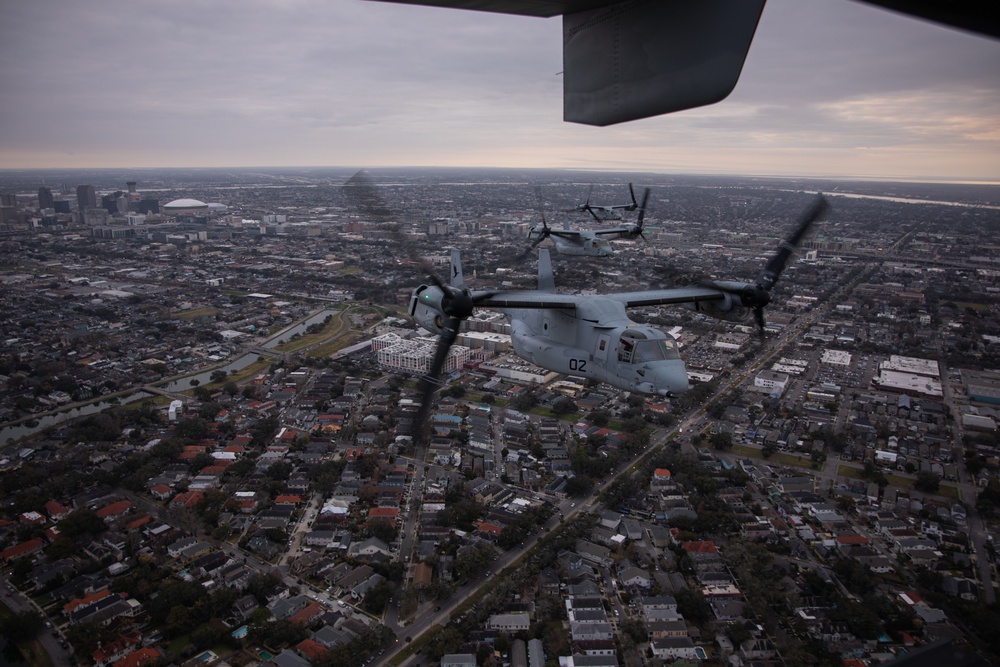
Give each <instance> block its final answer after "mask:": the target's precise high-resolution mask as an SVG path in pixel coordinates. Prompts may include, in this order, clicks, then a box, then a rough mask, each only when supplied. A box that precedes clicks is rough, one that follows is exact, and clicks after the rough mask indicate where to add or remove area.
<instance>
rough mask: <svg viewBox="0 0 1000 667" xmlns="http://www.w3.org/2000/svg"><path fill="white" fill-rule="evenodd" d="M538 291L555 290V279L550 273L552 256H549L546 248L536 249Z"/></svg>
mask: <svg viewBox="0 0 1000 667" xmlns="http://www.w3.org/2000/svg"><path fill="white" fill-rule="evenodd" d="M538 291H539V292H555V291H556V279H555V277H553V275H552V258H551V257H549V251H548V248H542V249H541V250H539V251H538Z"/></svg>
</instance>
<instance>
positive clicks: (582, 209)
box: [567, 183, 648, 222]
mask: <svg viewBox="0 0 1000 667" xmlns="http://www.w3.org/2000/svg"><path fill="white" fill-rule="evenodd" d="M593 190H594V186H590V187H589V188H588V189H587V201H585V202H584V203H582V204H577V205H576V208H573V209H570V210H569V211H567V212H568V213H569V212H572V213H589V214H591V215H592V216H594V220H597V221H598V222H607V221H608V220H621V219H622V212H623V211H634V210H635V209H637V208H639V203H638V202H637V201H636V200H635V191H634V190H633V189H632V184H631V183H629V184H628V193H629V195H630V196H631V197H632V203H631V204H591V203H590V195H591V193H592V192H593ZM647 191H648V188H647ZM644 203H645V202H644ZM643 208H645V206H643Z"/></svg>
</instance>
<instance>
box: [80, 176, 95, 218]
mask: <svg viewBox="0 0 1000 667" xmlns="http://www.w3.org/2000/svg"><path fill="white" fill-rule="evenodd" d="M76 205H77V208H78V209H79V211H80V222H81V223H83V224H86V223H87V211H89V210H91V209H94V208H97V192H96V191H94V186H93V185H78V186H76Z"/></svg>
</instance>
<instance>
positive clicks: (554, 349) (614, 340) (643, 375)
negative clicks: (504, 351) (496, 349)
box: [409, 196, 827, 403]
mask: <svg viewBox="0 0 1000 667" xmlns="http://www.w3.org/2000/svg"><path fill="white" fill-rule="evenodd" d="M826 208H827V203H826V199H825V198H824V197H822V196H818V197H817V198H816V200H815V201H814V202H813V203H812V204H811V205H810V206H809V208H808V209H807V210H806V211H805V212H804V213H803V215H802V218H801V220H800V221H799V223H798V225H797V226H796V228H795V230H794V231H793V232H792V234H791V235H790V236H789V237H788V238H787V239H786V240H785V241H784V242H783V243H782V244H781V246H780V248H779V249H778V251H777V252H776V253H775V254H774V256H773V257H772V258H771V259H770V261H768V263H767V265H766V266H765V267H764V269H763V270H762V271H761V272H760V274H759V275H758V276H757V278H756V280H755V281H754V282H734V281H705V282H702V283H699V284H697V285H691V286H689V287H679V288H672V289H657V290H646V291H641V292H620V293H616V294H604V295H586V296H583V295H573V294H559V293H557V292H556V291H555V280H554V278H553V275H552V264H551V261H550V257H549V253H548V251H546V250H545V249H541V250H539V253H538V289H537V290H518V291H473V290H470V289H469V288H468V287H467V286H466V285H465V281H464V278H463V275H462V267H461V263H460V258H459V256H458V252H457V251H453V252H452V258H451V281H450V283H449V284H446V283H443V282H442V281H441V280H440V279H438V278H437V277H435V276H434V275H433V273H431V274H430V277H431V284H424V285H420V286H419V287H418V288H417V289H416V290H414V292H413V294H412V296H411V297H410V304H409V314H410V316H411V317H412V318H413V319H414V320H416V321H417V322H418V323H419V324H420V325H421V326H423V327H424V328H425V329H427V330H428V331H431V332H434V333H436V334H438V336H440V340H439V342H438V347H437V350H436V353H435V357H434V360H433V362H432V365H431V368H430V370H429V372H428V374H427V375H426V376H425V378H424V387H425V401H424V402H425V403H427V401H428V399H429V398H430V394H432V393H433V391H434V389H435V388H436V385H437V383H438V379H437V378H438V377H439V375H440V374H441V370H442V367H443V366H444V362H445V359H446V358H447V355H448V350H449V348H450V347H451V345H452V344H453V343H454V342H455V340H456V338H457V337H458V331H459V329H460V328H461V325H462V322H463V320H465V319H466V318H468V317H469V316H470V315H472V313H473V311H474V310H475V309H476V308H489V309H493V310H499V311H500V312H502V313H503V314H504V315H506V316H507V319H508V320H509V321H510V326H511V342H512V344H513V347H514V351H515V352H516V353H517V355H518V356H520V357H522V358H523V359H525V360H527V361H530V362H531V363H533V364H535V365H536V366H540V367H542V368H545V369H547V370H551V371H555V372H558V373H565V374H566V375H571V376H575V377H580V378H588V379H595V380H600V381H602V382H606V383H608V384H610V385H612V386H614V387H617V388H619V389H623V390H626V391H634V392H639V393H642V394H649V395H660V396H669V395H671V394H675V393H678V392H683V391H685V390H687V389H688V387H689V385H688V376H687V370H686V368H685V367H684V362H683V361H682V360H681V358H680V355H679V354H678V350H677V343H676V341H675V340H674V339H673V338H672V337H671V336H668V335H667V334H665V333H663V332H662V331H660V330H659V329H656V328H654V327H651V326H647V325H645V324H639V323H637V322H634V321H632V320H631V319H629V317H628V315H627V314H626V310H627V309H628V308H637V307H642V306H657V305H680V306H685V307H687V308H690V309H692V310H695V311H698V312H701V313H705V314H706V315H710V316H712V317H716V318H719V319H723V320H729V321H734V322H739V321H743V320H746V319H747V318H748V317H749V316H750V315H751V313H752V314H753V316H754V318H755V320H756V322H757V326H758V327H759V328H760V330H761V331H762V332H763V330H764V307H765V306H767V304H768V303H769V302H770V301H771V289H772V288H773V287H774V285H775V283H776V282H777V281H778V278H779V277H780V276H781V273H782V272H783V271H784V269H785V267H786V266H787V264H788V261H789V259H790V257H791V255H792V253H793V252H794V251H795V249H796V248H797V247H798V245H799V244H800V242H801V241H802V238H803V237H804V236H805V234H806V233H807V232H808V231H809V228H810V227H811V226H812V224H813V223H814V222H815V221H816V220H817V219H819V217H820V216H821V215H822V214H823V212H824V211H825V210H826Z"/></svg>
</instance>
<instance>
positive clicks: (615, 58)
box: [381, 0, 1000, 125]
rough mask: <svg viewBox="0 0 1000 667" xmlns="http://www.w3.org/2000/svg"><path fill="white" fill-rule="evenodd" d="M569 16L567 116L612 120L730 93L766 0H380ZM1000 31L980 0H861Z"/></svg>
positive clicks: (967, 27)
mask: <svg viewBox="0 0 1000 667" xmlns="http://www.w3.org/2000/svg"><path fill="white" fill-rule="evenodd" d="M381 1H383V2H396V3H401V4H410V5H428V6H433V7H448V8H452V9H472V10H478V11H485V12H497V13H502V14H519V15H522V16H538V17H552V16H558V15H562V17H563V120H566V121H570V122H574V123H583V124H585V125H613V124H615V123H621V122H625V121H629V120H636V119H639V118H647V117H649V116H657V115H660V114H665V113H670V112H672V111H681V110H683V109H691V108H694V107H699V106H704V105H707V104H714V103H716V102H719V101H720V100H723V99H725V98H726V97H727V96H728V95H729V93H731V92H732V90H733V88H735V87H736V82H737V81H738V80H739V77H740V73H741V72H742V70H743V62H744V61H745V60H746V56H747V52H748V51H749V49H750V42H751V41H752V40H753V36H754V33H755V32H756V30H757V23H758V21H759V19H760V14H761V12H762V11H763V9H764V3H765V0H671V1H669V2H668V1H665V0H652V1H649V0H647V1H645V2H636V1H634V0H624V1H618V2H616V1H614V0H381ZM861 1H862V2H866V3H868V4H871V5H875V6H879V7H882V8H884V9H888V10H891V11H896V12H900V13H903V14H909V15H910V16H914V17H917V18H920V19H925V20H930V21H934V22H937V23H942V24H944V25H948V26H952V27H954V28H959V29H961V30H967V31H970V32H974V33H979V34H981V35H987V36H990V37H1000V19H998V18H997V17H998V16H1000V13H995V9H992V8H993V4H992V3H989V2H982V0H952V1H950V2H940V1H937V2H935V1H934V0H861Z"/></svg>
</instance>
